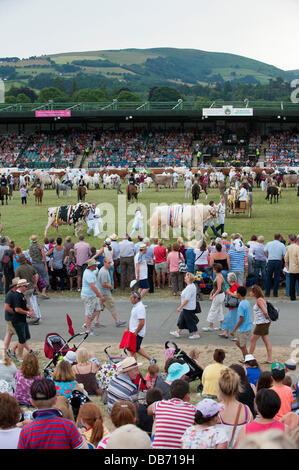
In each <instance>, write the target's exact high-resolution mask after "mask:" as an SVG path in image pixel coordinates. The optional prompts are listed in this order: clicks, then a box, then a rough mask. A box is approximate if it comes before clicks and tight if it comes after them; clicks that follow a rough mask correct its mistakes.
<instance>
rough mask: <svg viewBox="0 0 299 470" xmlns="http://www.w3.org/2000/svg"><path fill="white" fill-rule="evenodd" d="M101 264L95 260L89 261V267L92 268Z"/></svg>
mask: <svg viewBox="0 0 299 470" xmlns="http://www.w3.org/2000/svg"><path fill="white" fill-rule="evenodd" d="M99 264H100V263H99V262H98V261H96V260H95V259H89V260H88V261H87V267H88V268H90V267H91V266H98V265H99Z"/></svg>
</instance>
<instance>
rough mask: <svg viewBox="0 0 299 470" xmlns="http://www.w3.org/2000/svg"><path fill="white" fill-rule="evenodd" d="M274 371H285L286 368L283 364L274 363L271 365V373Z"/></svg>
mask: <svg viewBox="0 0 299 470" xmlns="http://www.w3.org/2000/svg"><path fill="white" fill-rule="evenodd" d="M272 370H285V367H284V365H283V364H282V363H281V362H273V364H272V365H271V371H272Z"/></svg>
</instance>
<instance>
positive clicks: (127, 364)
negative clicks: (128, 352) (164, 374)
mask: <svg viewBox="0 0 299 470" xmlns="http://www.w3.org/2000/svg"><path fill="white" fill-rule="evenodd" d="M140 366H142V363H137V362H136V359H135V358H134V357H126V359H124V360H123V361H122V362H121V364H120V367H119V368H118V369H117V373H116V374H115V375H114V376H113V377H112V379H111V380H110V383H109V386H108V390H107V400H108V409H107V411H108V414H109V415H110V414H111V410H112V407H113V405H114V403H116V402H118V401H120V400H128V401H131V402H132V403H134V404H136V405H137V403H138V386H137V385H136V384H135V383H134V380H136V377H137V376H138V374H139V369H138V368H139V367H140Z"/></svg>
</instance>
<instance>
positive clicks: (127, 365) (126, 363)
mask: <svg viewBox="0 0 299 470" xmlns="http://www.w3.org/2000/svg"><path fill="white" fill-rule="evenodd" d="M140 366H142V363H141V362H136V359H135V358H134V357H126V359H124V360H123V361H122V362H121V363H120V366H119V368H118V372H120V373H121V372H122V373H126V372H128V371H129V370H132V369H135V367H140Z"/></svg>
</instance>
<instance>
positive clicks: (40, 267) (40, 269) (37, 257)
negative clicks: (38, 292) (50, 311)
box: [29, 235, 49, 299]
mask: <svg viewBox="0 0 299 470" xmlns="http://www.w3.org/2000/svg"><path fill="white" fill-rule="evenodd" d="M30 241H31V244H30V247H29V255H30V257H31V261H32V266H33V267H34V269H35V270H36V271H37V273H38V274H39V276H40V277H41V278H42V279H43V281H44V282H45V284H46V287H49V274H48V265H47V260H46V255H45V250H44V247H43V246H42V245H40V244H39V243H38V239H37V236H36V235H32V236H31V237H30ZM42 297H43V298H44V299H48V298H49V297H48V296H47V295H46V294H45V293H44V294H43V293H42Z"/></svg>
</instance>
